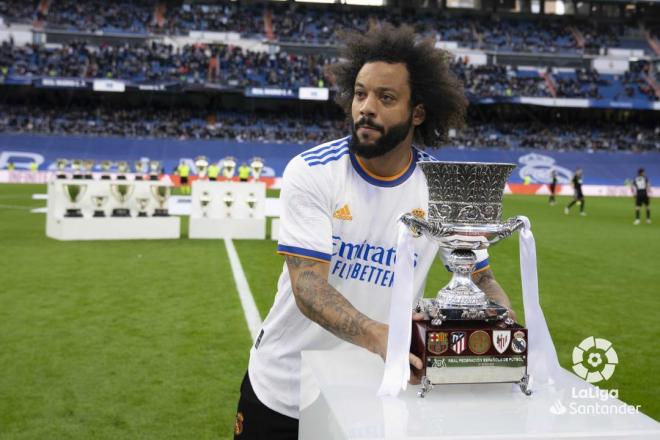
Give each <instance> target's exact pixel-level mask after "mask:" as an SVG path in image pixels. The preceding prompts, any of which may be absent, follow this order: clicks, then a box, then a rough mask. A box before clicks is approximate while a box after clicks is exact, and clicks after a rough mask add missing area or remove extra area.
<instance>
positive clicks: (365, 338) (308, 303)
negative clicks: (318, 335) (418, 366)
mask: <svg viewBox="0 0 660 440" xmlns="http://www.w3.org/2000/svg"><path fill="white" fill-rule="evenodd" d="M286 264H287V268H288V269H289V276H290V277H291V285H292V287H293V294H294V297H295V299H296V304H297V305H298V308H299V309H300V311H301V312H302V313H303V314H304V315H305V316H307V317H308V318H309V319H311V320H312V321H314V322H316V323H317V324H319V325H320V326H321V327H323V328H324V329H326V330H328V331H329V332H330V333H332V334H334V335H335V336H337V337H338V338H341V339H343V340H345V341H348V342H351V343H353V344H355V345H358V346H360V347H363V348H366V349H367V350H369V351H371V352H374V353H376V354H378V355H380V356H381V357H382V358H383V359H384V358H385V355H386V353H387V332H388V326H387V325H386V324H383V323H381V322H378V321H374V320H373V319H370V318H369V317H367V316H366V315H364V314H363V313H360V312H359V311H358V310H357V309H356V308H355V307H353V305H352V304H351V303H350V302H349V301H348V300H347V299H346V298H345V297H344V296H343V295H342V294H341V293H339V292H338V291H337V290H336V289H335V288H334V287H332V286H331V285H330V284H329V283H328V272H329V269H330V265H329V264H328V263H324V262H320V261H316V260H310V259H307V258H301V257H296V256H293V255H286Z"/></svg>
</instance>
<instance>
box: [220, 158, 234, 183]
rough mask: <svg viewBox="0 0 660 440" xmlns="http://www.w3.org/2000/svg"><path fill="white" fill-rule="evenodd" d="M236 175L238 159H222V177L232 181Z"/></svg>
mask: <svg viewBox="0 0 660 440" xmlns="http://www.w3.org/2000/svg"><path fill="white" fill-rule="evenodd" d="M234 174H236V158H235V157H233V156H227V157H225V158H224V159H222V175H223V176H224V177H225V179H231V178H233V177H234Z"/></svg>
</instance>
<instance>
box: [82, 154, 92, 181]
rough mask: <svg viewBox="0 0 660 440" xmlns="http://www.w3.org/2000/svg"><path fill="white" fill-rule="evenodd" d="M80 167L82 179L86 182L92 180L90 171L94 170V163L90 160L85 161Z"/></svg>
mask: <svg viewBox="0 0 660 440" xmlns="http://www.w3.org/2000/svg"><path fill="white" fill-rule="evenodd" d="M82 167H83V170H84V173H83V176H84V177H83V178H85V179H88V180H90V179H93V178H94V176H93V175H92V169H93V168H94V161H93V160H91V159H85V160H83V161H82Z"/></svg>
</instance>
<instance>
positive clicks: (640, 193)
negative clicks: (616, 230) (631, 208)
mask: <svg viewBox="0 0 660 440" xmlns="http://www.w3.org/2000/svg"><path fill="white" fill-rule="evenodd" d="M632 185H633V192H634V193H635V221H634V223H633V224H634V225H638V224H639V209H640V207H641V206H642V205H646V223H651V208H650V207H649V201H650V200H649V189H650V186H651V185H650V183H649V178H648V177H646V175H645V174H644V168H640V169H639V170H637V177H635V179H634V180H633V184H632Z"/></svg>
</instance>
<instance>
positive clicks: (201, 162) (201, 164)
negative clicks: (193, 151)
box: [195, 156, 209, 179]
mask: <svg viewBox="0 0 660 440" xmlns="http://www.w3.org/2000/svg"><path fill="white" fill-rule="evenodd" d="M195 167H196V168H197V177H198V178H200V179H206V173H207V171H208V169H209V160H208V159H207V158H206V156H197V157H196V158H195Z"/></svg>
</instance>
